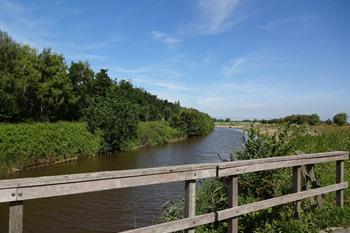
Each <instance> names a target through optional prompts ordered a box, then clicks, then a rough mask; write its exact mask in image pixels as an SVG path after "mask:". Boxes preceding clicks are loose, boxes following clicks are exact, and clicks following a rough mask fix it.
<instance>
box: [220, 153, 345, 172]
mask: <svg viewBox="0 0 350 233" xmlns="http://www.w3.org/2000/svg"><path fill="white" fill-rule="evenodd" d="M338 155H345V156H346V155H347V157H346V158H347V159H348V158H349V152H347V151H333V152H322V153H312V154H299V155H289V156H278V157H269V158H262V159H252V160H237V161H231V162H223V163H220V164H219V165H220V168H231V167H240V166H246V165H254V164H263V163H271V162H282V161H291V160H299V159H312V158H322V157H333V156H338Z"/></svg>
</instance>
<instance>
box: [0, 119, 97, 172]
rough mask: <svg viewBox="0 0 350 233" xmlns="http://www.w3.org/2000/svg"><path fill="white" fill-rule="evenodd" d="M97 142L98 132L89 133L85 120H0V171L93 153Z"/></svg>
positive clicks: (95, 151) (95, 150)
mask: <svg viewBox="0 0 350 233" xmlns="http://www.w3.org/2000/svg"><path fill="white" fill-rule="evenodd" d="M100 144H101V137H100V136H99V134H98V132H97V133H96V134H92V133H90V132H89V131H88V130H87V125H86V123H71V122H58V123H21V124H0V164H1V168H0V172H1V173H4V172H5V171H6V170H7V169H9V168H24V167H27V166H30V165H34V164H38V163H40V162H43V161H51V160H60V159H65V158H69V157H75V156H77V155H91V154H95V153H97V152H98V150H99V148H100Z"/></svg>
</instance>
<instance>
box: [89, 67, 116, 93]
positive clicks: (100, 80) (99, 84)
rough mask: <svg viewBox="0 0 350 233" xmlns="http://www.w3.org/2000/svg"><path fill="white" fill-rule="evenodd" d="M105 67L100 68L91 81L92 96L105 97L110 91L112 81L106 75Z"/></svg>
mask: <svg viewBox="0 0 350 233" xmlns="http://www.w3.org/2000/svg"><path fill="white" fill-rule="evenodd" d="M107 72H108V70H107V69H101V70H100V72H98V73H97V74H96V76H95V79H94V81H93V88H92V94H93V96H103V97H106V96H107V95H108V93H110V91H111V88H112V85H113V81H112V79H111V78H110V77H109V76H108V73H107Z"/></svg>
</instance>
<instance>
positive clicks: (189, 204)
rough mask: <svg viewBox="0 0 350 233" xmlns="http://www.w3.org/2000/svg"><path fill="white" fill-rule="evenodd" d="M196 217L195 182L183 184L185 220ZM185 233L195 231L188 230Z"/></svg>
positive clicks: (189, 181) (187, 181)
mask: <svg viewBox="0 0 350 233" xmlns="http://www.w3.org/2000/svg"><path fill="white" fill-rule="evenodd" d="M194 216H196V180H186V182H185V218H191V217H194ZM185 232H187V233H194V232H195V229H194V228H192V229H188V230H186V231H185Z"/></svg>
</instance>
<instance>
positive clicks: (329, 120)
mask: <svg viewBox="0 0 350 233" xmlns="http://www.w3.org/2000/svg"><path fill="white" fill-rule="evenodd" d="M325 123H326V124H327V125H331V124H333V121H332V120H331V119H327V120H326V121H325Z"/></svg>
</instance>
